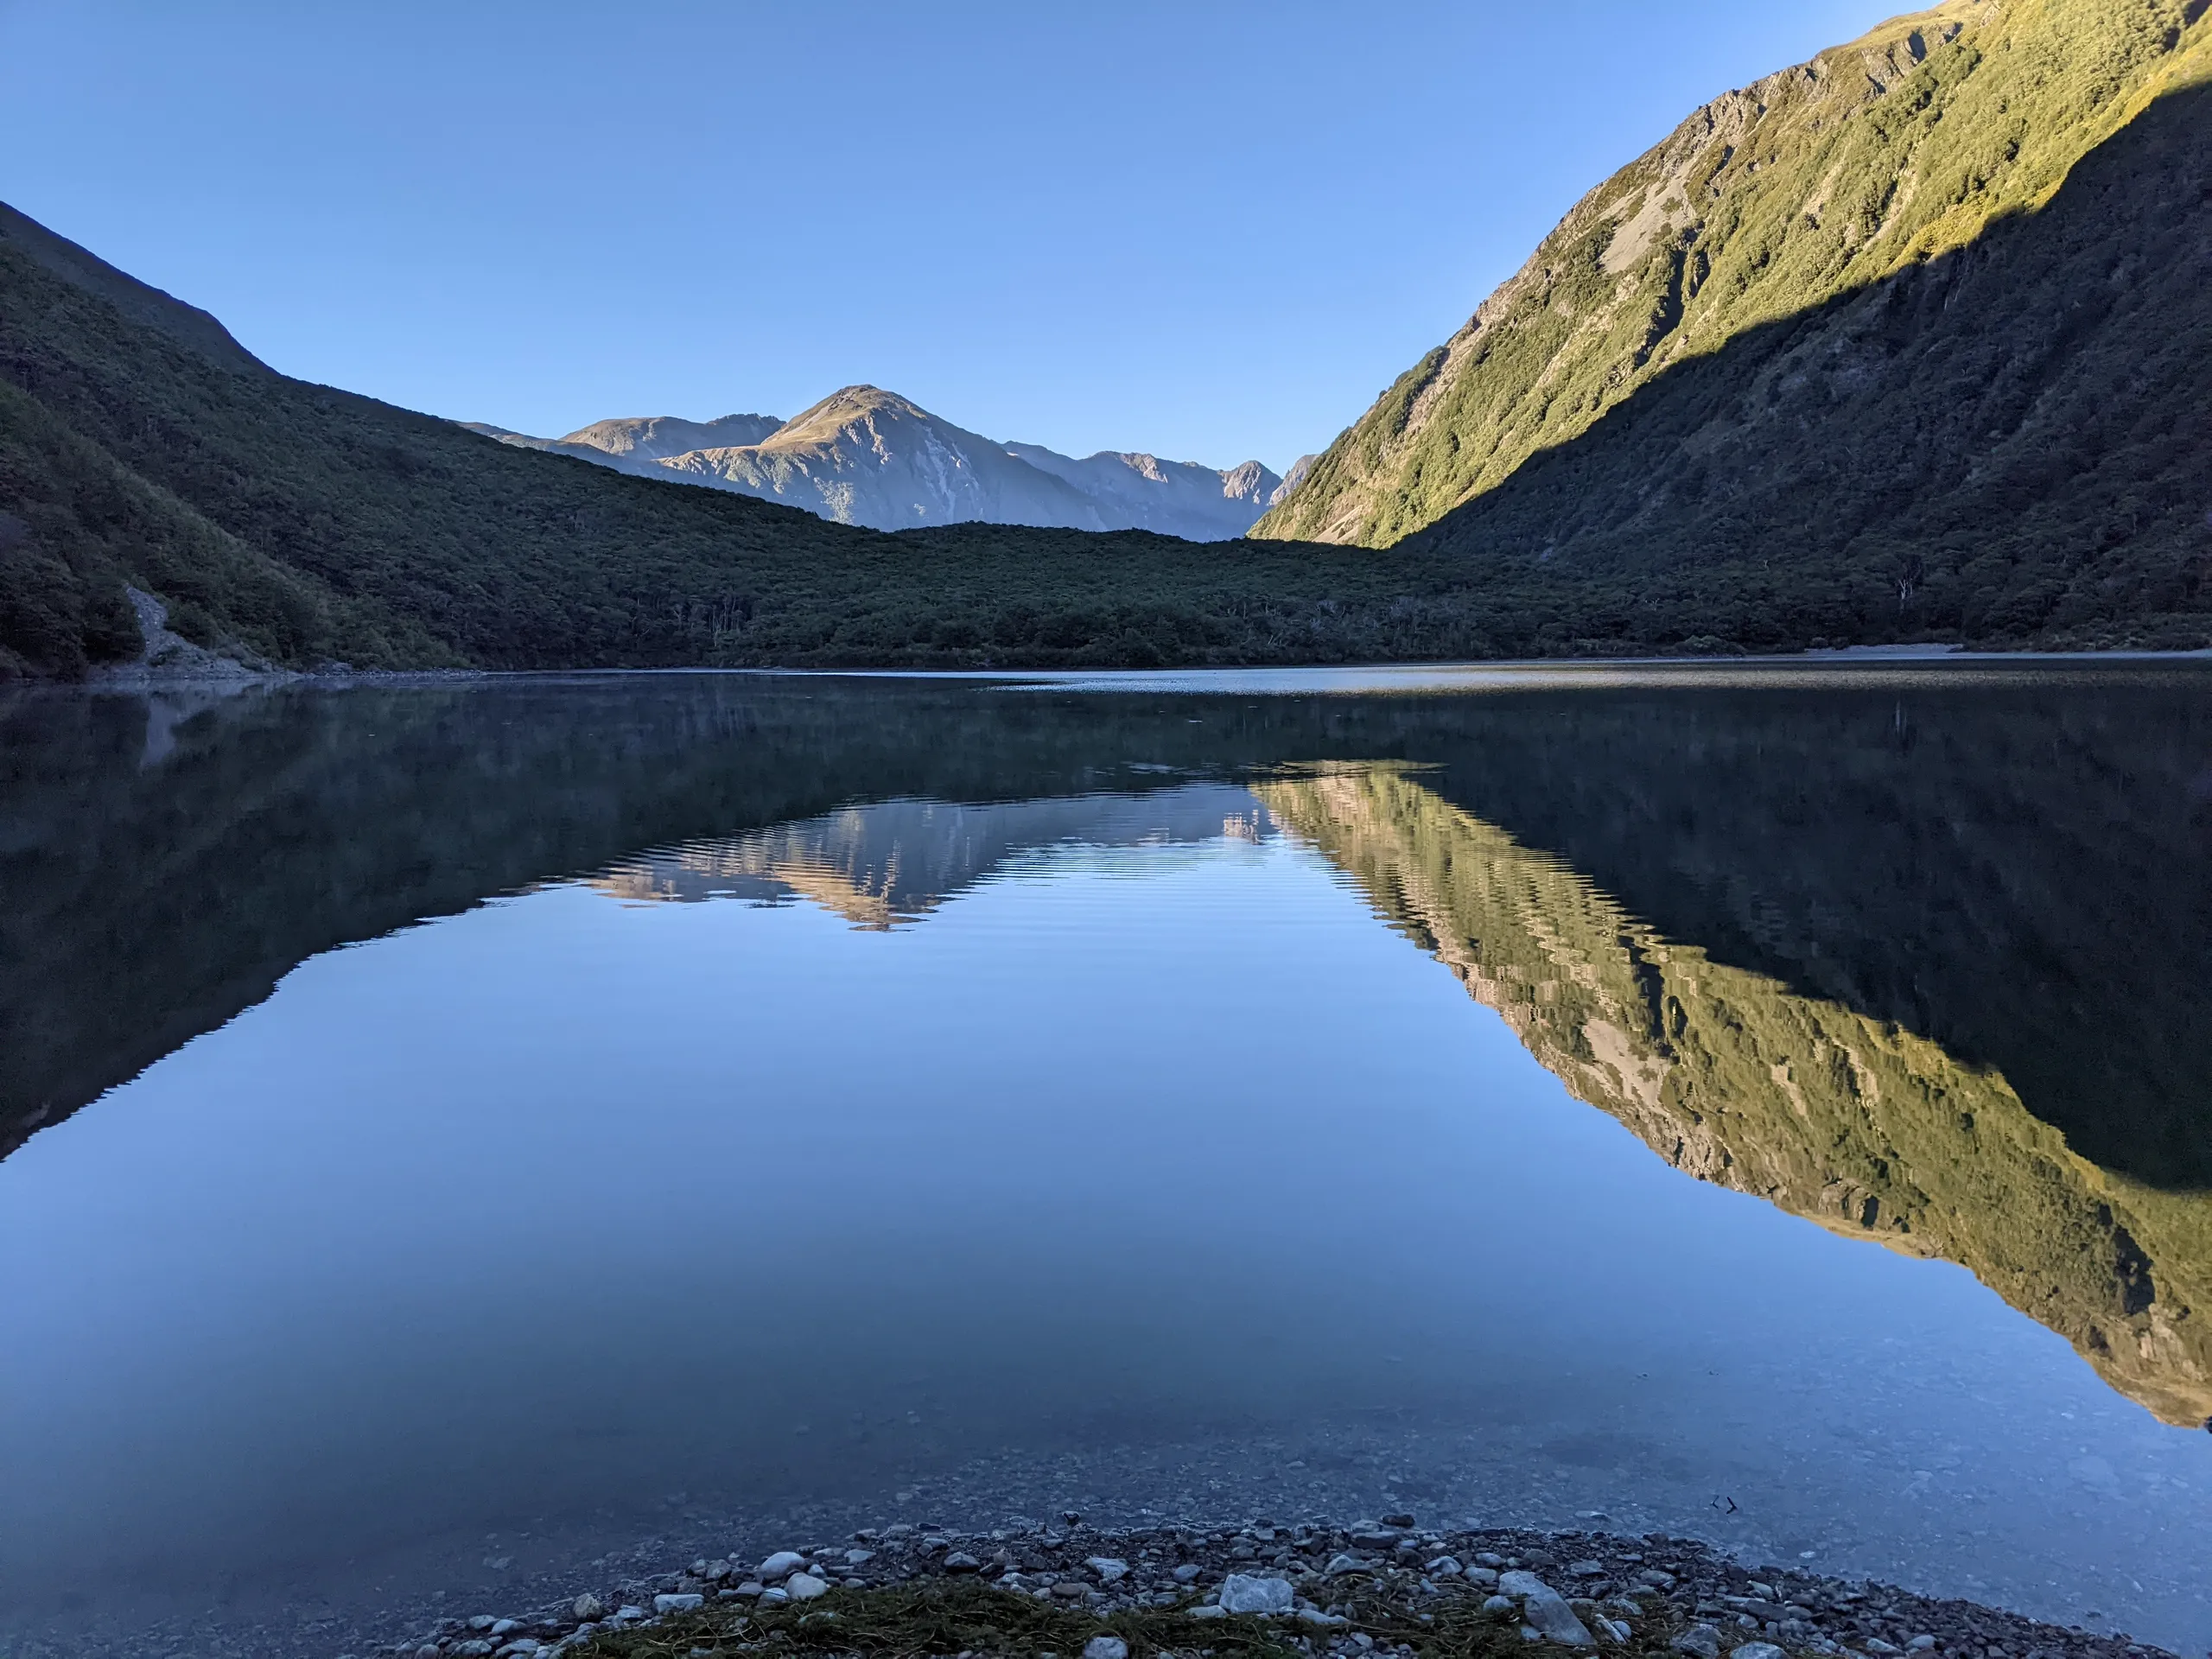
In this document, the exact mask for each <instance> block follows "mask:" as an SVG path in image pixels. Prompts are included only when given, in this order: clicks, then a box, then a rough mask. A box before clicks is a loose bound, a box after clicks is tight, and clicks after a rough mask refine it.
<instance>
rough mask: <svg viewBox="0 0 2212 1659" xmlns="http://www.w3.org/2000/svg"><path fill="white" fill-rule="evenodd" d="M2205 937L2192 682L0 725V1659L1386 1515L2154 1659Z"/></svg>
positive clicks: (2202, 1532) (1009, 690)
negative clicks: (688, 1582)
mask: <svg viewBox="0 0 2212 1659" xmlns="http://www.w3.org/2000/svg"><path fill="white" fill-rule="evenodd" d="M2208 854H2212V669H2208V668H2207V667H2204V666H2200V665H2194V664H2184V665H2180V666H2175V665H2144V664H2137V665H2117V666H2101V667H2087V666H2082V665H2075V664H1993V665H1969V664H1951V663H1943V664H1872V665H1859V664H1853V665H1850V666H1840V665H1837V666H1827V667H1821V666H1817V665H1808V666H1804V667H1790V668H1787V669H1757V668H1745V669H1741V670H1734V671H1722V670H1713V669H1696V670H1692V669H1679V670H1666V671H1630V670H1619V671H1557V672H1539V671H1513V672H1500V671H1469V672H1465V673H1461V674H1452V673H1435V674H1423V675H1408V674H1403V673H1392V674H1386V675H1376V676H1365V677H1363V676H1359V675H1327V674H1319V675H1316V674H1303V675H1297V676H1268V675H1224V676H1214V677H1209V676H1202V675H1179V676H1175V677H1160V678H1153V679H1147V678H1146V677H1123V676H1108V677H1096V678H1090V679H1083V680H1077V679H1073V678H1064V679H1062V680H1059V681H1057V682H1049V683H1041V684H1039V683H1032V684H1024V685H1011V686H1009V685H1001V684H994V683H983V682H976V681H961V680H897V679H880V678H859V677H855V678H815V677H753V676H733V675H721V676H707V675H700V676H690V675H673V676H671V675H657V676H639V677H584V678H576V679H567V680H563V679H539V678H529V679H515V680H506V681H490V682H483V683H455V684H439V685H431V686H410V687H391V688H370V689H362V688H356V689H349V690H305V689H283V690H267V691H257V692H247V693H245V694H241V695H236V696H226V697H219V696H199V695H194V694H185V693H179V694H174V695H163V696H155V697H151V698H147V697H143V696H137V697H134V696H121V695H90V694H84V695H79V694H59V693H54V694H22V695H19V696H16V697H15V698H14V699H13V700H12V701H0V1154H4V1156H0V1260H4V1261H5V1262H6V1263H7V1264H8V1265H7V1268H6V1272H5V1276H4V1279H0V1319H3V1320H4V1328H5V1330H6V1332H7V1339H6V1341H5V1342H4V1343H0V1401H4V1408H0V1493H4V1496H3V1497H0V1653H5V1654H9V1655H10V1656H29V1655H34V1654H48V1653H56V1654H71V1653H105V1652H113V1653H130V1654H136V1653H148V1654H171V1653H175V1654H179V1655H183V1654H200V1653H217V1652H223V1651H226V1650H235V1651H242V1652H256V1653H258V1652H268V1653H285V1654H296V1655H302V1656H312V1655H315V1654H319V1653H327V1654H331V1655H335V1654H336V1653H338V1652H340V1651H342V1650H345V1649H347V1648H348V1647H350V1646H352V1645H354V1644H355V1643H359V1642H360V1641H362V1640H363V1639H364V1638H363V1637H362V1633H363V1632H372V1633H373V1632H375V1631H378V1630H386V1629H390V1630H397V1629H399V1628H401V1627H403V1626H404V1627H408V1628H416V1627H418V1625H417V1624H410V1621H420V1620H422V1619H425V1618H430V1617H435V1616H436V1614H438V1613H440V1612H447V1613H455V1612H457V1613H473V1612H477V1611H494V1612H497V1611H508V1610H511V1609H514V1608H518V1607H521V1606H524V1605H529V1604H530V1603H531V1602H532V1601H534V1600H537V1599H543V1598H544V1597H545V1596H547V1595H550V1594H553V1593H557V1592H561V1591H562V1590H563V1588H564V1587H566V1588H568V1589H569V1592H570V1593H573V1589H574V1587H576V1586H581V1585H584V1584H593V1585H602V1584H604V1583H606V1582H607V1580H609V1579H610V1577H614V1576H620V1575H623V1574H626V1573H637V1572H644V1571H648V1570H652V1571H658V1570H661V1569H662V1568H664V1567H667V1566H670V1565H672V1564H677V1563H679V1562H683V1561H688V1560H690V1559H691V1558H692V1557H693V1556H694V1555H695V1554H721V1553H724V1552H725V1551H728V1550H731V1549H733V1548H748V1549H758V1550H760V1551H761V1552H762V1553H765V1552H766V1549H768V1548H773V1547H776V1546H777V1545H779V1544H780V1543H782V1542H786V1541H791V1540H792V1539H793V1538H815V1537H818V1536H822V1535H826V1534H827V1533H828V1532H829V1529H832V1528H836V1527H840V1526H847V1525H853V1524H865V1523H868V1522H882V1521H887V1520H896V1519H906V1520H911V1521H917V1522H918V1521H924V1520H934V1521H940V1522H945V1523H947V1524H953V1525H959V1524H995V1523H998V1522H1003V1521H1004V1520H1006V1519H1007V1518H1008V1517H1010V1516H1017V1515H1018V1516H1046V1515H1057V1514H1058V1512H1059V1511H1060V1510H1065V1509H1076V1510H1082V1511H1083V1512H1084V1514H1085V1515H1086V1516H1090V1517H1091V1518H1095V1519H1098V1520H1101V1521H1107V1522H1116V1521H1120V1522H1147V1521H1152V1520H1155V1519H1166V1520H1171V1521H1178V1522H1179V1521H1184V1520H1217V1519H1243V1518H1245V1517H1248V1516H1262V1517H1271V1518H1279V1519H1295V1518H1298V1517H1300V1516H1319V1515H1327V1516H1337V1517H1340V1518H1351V1517H1355V1516H1367V1515H1373V1514H1376V1513H1379V1512H1381V1511H1383V1510H1388V1509H1396V1508H1406V1509H1410V1510H1414V1511H1415V1512H1417V1513H1418V1514H1420V1515H1421V1516H1422V1518H1423V1519H1424V1520H1425V1521H1430V1522H1435V1523H1438V1524H1446V1523H1450V1524H1459V1523H1466V1522H1473V1523H1477V1524H1495V1523H1506V1522H1515V1523H1540V1524H1548V1525H1559V1526H1569V1527H1580V1528H1587V1529H1603V1530H1611V1531H1621V1532H1631V1533H1635V1532H1643V1531H1647V1530H1666V1531H1669V1532H1675V1533H1682V1534H1688V1535H1695V1536H1699V1537H1703V1538H1707V1539H1709V1540H1712V1541H1716V1542H1718V1543H1719V1544H1721V1545H1723V1546H1726V1547H1727V1548H1732V1549H1734V1550H1737V1551H1738V1552H1739V1553H1741V1554H1744V1555H1745V1556H1746V1557H1747V1558H1750V1559H1751V1560H1758V1561H1762V1562H1776V1561H1781V1562H1788V1563H1790V1564H1793V1565H1795V1564H1802V1565H1806V1566H1809V1567H1814V1568H1816V1569H1818V1570H1820V1571H1823V1572H1828V1573H1842V1574H1848V1575H1854V1576H1857V1575H1872V1576H1877V1577H1880V1578H1883V1579H1886V1580H1892V1581H1896V1582H1899V1583H1902V1584H1904V1585H1907V1586H1911V1587H1913V1588H1916V1589H1919V1590H1923V1591H1926V1592H1935V1593H1941V1594H1963V1595H1970V1596H1974V1597H1976V1598H1978V1599H1985V1600H1991V1601H1995V1602H1999V1603H2002V1604H2005V1605H2011V1606H2014V1607H2018V1608H2020V1609H2022V1610H2024V1611H2030V1612H2032V1613H2035V1614H2038V1615H2041V1616H2044V1617H2048V1618H2056V1619H2059V1620H2061V1621H2063V1622H2066V1623H2082V1624H2089V1625H2092V1626H2095V1627H2100V1628H2107V1627H2110V1628H2120V1629H2126V1630H2130V1631H2132V1632H2133V1633H2134V1634H2136V1635H2137V1636H2139V1637H2144V1638H2145V1639H2149V1640H2152V1641H2156V1642H2158V1643H2163V1644H2165V1645H2168V1646H2171V1647H2175V1648H2177V1649H2183V1650H2184V1651H2187V1652H2190V1653H2201V1652H2202V1651H2203V1650H2204V1649H2206V1647H2207V1645H2208V1643H2212V1590H2208V1577H2212V1575H2209V1574H2208V1572H2207V1569H2206V1565H2205V1563H2206V1561H2207V1560H2208V1559H2212V1434H2208V1433H2206V1422H2207V1419H2208V1418H2212V971H2208V970H2212V960H2208V947H2212V860H2208V856H2207V855H2208ZM381 1621H392V1622H391V1623H385V1622H381ZM364 1650H365V1648H364Z"/></svg>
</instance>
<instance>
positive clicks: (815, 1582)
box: [784, 1573, 829, 1601]
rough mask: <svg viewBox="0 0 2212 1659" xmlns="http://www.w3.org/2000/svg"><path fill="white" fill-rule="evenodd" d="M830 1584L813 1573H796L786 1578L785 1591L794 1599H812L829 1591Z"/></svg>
mask: <svg viewBox="0 0 2212 1659" xmlns="http://www.w3.org/2000/svg"><path fill="white" fill-rule="evenodd" d="M784 1593H785V1595H787V1596H789V1597H790V1598H791V1599H792V1600H793V1601H812V1600H813V1599H815V1598H816V1597H817V1596H820V1595H826V1594H828V1593H829V1585H828V1583H827V1582H826V1581H824V1580H821V1579H817V1578H816V1577H815V1576H814V1574H813V1573H792V1574H791V1577H789V1578H788V1579H785V1580H784Z"/></svg>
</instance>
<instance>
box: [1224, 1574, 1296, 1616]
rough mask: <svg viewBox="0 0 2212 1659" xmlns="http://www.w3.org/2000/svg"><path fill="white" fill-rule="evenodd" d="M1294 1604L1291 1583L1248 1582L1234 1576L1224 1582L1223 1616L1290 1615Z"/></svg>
mask: <svg viewBox="0 0 2212 1659" xmlns="http://www.w3.org/2000/svg"><path fill="white" fill-rule="evenodd" d="M1294 1603H1295V1598H1294V1596H1293V1595H1292V1594H1291V1589H1290V1580H1288V1579H1274V1578H1268V1579H1255V1578H1247V1577H1246V1576H1245V1575H1244V1574H1243V1573H1230V1575H1229V1577H1228V1578H1226V1579H1225V1580H1223V1581H1222V1586H1221V1611H1223V1612H1224V1613H1264V1614H1268V1615H1270V1616H1272V1615H1276V1614H1281V1613H1287V1612H1288V1611H1290V1610H1291V1608H1292V1606H1293V1605H1294Z"/></svg>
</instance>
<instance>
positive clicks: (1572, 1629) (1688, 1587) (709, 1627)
mask: <svg viewBox="0 0 2212 1659" xmlns="http://www.w3.org/2000/svg"><path fill="white" fill-rule="evenodd" d="M938 1639H941V1640H942V1641H943V1642H944V1643H946V1644H947V1645H944V1646H938V1645H935V1644H934V1643H935V1642H936V1641H937V1640H938ZM955 1641H957V1642H959V1643H961V1644H962V1645H961V1646H960V1647H959V1648H957V1649H956V1648H955V1647H953V1646H951V1645H950V1643H953V1642H955ZM1053 1643H1057V1644H1058V1645H1057V1646H1051V1645H1048V1644H1053ZM1538 1645H1541V1646H1560V1647H1565V1648H1568V1649H1584V1650H1586V1651H1592V1652H1597V1653H1602V1652H1605V1651H1606V1650H1610V1649H1618V1650H1619V1651H1620V1652H1621V1653H1622V1654H1623V1656H1624V1659H1625V1656H1627V1655H1629V1654H1651V1655H1668V1656H1687V1659H1721V1656H1724V1655H1727V1656H1733V1659H1783V1656H1789V1655H1797V1656H1810V1655H1821V1656H1851V1659H1897V1656H1912V1659H1918V1656H1921V1655H1929V1656H1935V1659H2149V1656H2155V1655H2159V1654H2161V1653H2163V1651H2164V1650H2163V1649H2155V1648H2151V1647H2148V1646H2146V1645H2144V1644H2141V1643H2131V1642H2129V1641H2128V1640H2126V1638H2124V1637H2112V1636H2105V1635H2099V1634H2095V1633H2092V1632H2089V1631H2087V1630H2078V1629H2074V1630H2069V1629H2064V1628H2062V1627H2060V1626H2056V1625H2052V1624H2039V1623H2037V1622H2036V1621H2035V1620H2032V1619H2029V1618H2021V1617H2019V1616H2018V1615H2016V1614H2012V1613H2007V1612H2003V1611H1998V1610H1996V1609H1993V1608H1989V1607H1985V1606H1980V1605H1976V1604H1974V1603H1972V1602H1967V1601H1939V1600H1933V1599H1928V1598H1925V1597H1922V1596H1916V1595H1913V1594H1910V1593H1909V1592H1904V1591H1902V1590H1897V1589H1892V1588H1890V1587H1888V1586H1882V1585H1878V1584H1869V1583H1853V1582H1849V1581H1846V1580H1840V1579H1832V1578H1824V1577H1819V1576H1815V1575H1814V1574H1810V1573H1802V1572H1797V1571H1793V1570H1790V1569H1787V1568H1782V1567H1766V1568H1749V1567H1743V1566H1740V1565H1738V1563H1736V1562H1734V1561H1732V1560H1728V1559H1726V1558H1725V1557H1723V1556H1720V1555H1719V1554H1715V1553H1714V1552H1713V1550H1711V1549H1709V1548H1707V1547H1706V1546H1704V1545H1702V1544H1698V1543H1694V1542H1689V1541H1683V1540H1679V1539H1670V1538H1662V1537H1658V1536H1652V1537H1649V1538H1643V1539H1631V1538H1621V1537H1613V1536H1608V1535H1599V1534H1586V1533H1541V1532H1529V1531H1515V1530H1507V1529H1492V1530H1477V1531H1465V1530H1455V1531H1439V1530H1432V1529H1425V1528H1422V1527H1421V1526H1419V1525H1418V1524H1417V1523H1416V1522H1415V1520H1414V1517H1412V1516H1405V1515H1394V1516H1385V1517H1383V1518H1382V1519H1380V1520H1376V1521H1370V1522H1356V1523H1354V1524H1353V1525H1351V1526H1349V1527H1324V1526H1310V1525H1300V1526H1294V1527H1276V1526H1271V1525H1264V1524H1258V1523H1253V1524H1249V1525H1244V1526H1241V1527H1225V1528H1211V1529H1191V1528H1160V1529H1148V1530H1137V1531H1128V1530H1116V1531H1108V1530H1099V1529H1092V1528H1090V1527H1087V1526H1085V1525H1084V1524H1083V1523H1082V1522H1081V1520H1080V1519H1079V1518H1078V1517H1075V1516H1063V1517H1060V1518H1059V1519H1058V1520H1056V1521H1054V1522H1049V1523H1038V1524H1033V1525H1028V1526H1018V1527H1009V1528H1003V1529H994V1530H992V1531H989V1532H979V1533H963V1532H958V1531H954V1530H951V1529H942V1528H934V1527H922V1528H915V1527H911V1526H906V1525H903V1524H902V1525H896V1526H889V1527H885V1528H882V1529H865V1530H862V1531H861V1532H858V1533H856V1534H855V1535H852V1536H851V1537H850V1538H848V1539H844V1540H832V1541H821V1540H814V1541H806V1542H805V1543H804V1547H802V1545H801V1543H800V1541H797V1540H794V1541H792V1545H791V1548H786V1549H782V1550H779V1551H777V1552H775V1553H774V1554H771V1555H770V1556H768V1557H767V1558H766V1559H765V1560H760V1559H745V1560H737V1559H729V1558H722V1559H700V1560H694V1561H693V1562H692V1563H691V1564H690V1567H689V1568H688V1569H687V1570H684V1571H682V1572H677V1573H667V1574H664V1575H662V1576H660V1577H657V1578H652V1579H645V1580H626V1581H622V1582H619V1583H609V1584H605V1585H596V1586H578V1593H577V1594H576V1595H575V1598H574V1599H572V1600H566V1601H563V1602H560V1603H556V1604H554V1605H549V1606H543V1607H537V1608H532V1609H525V1610H518V1611H515V1612H512V1613H508V1614H505V1615H498V1614H493V1613H489V1612H486V1613H482V1614H478V1615H475V1616H473V1617H471V1618H451V1619H447V1620H445V1621H443V1622H442V1623H441V1624H438V1625H437V1626H436V1627H435V1628H434V1629H430V1630H424V1631H423V1632H422V1633H421V1635H420V1637H417V1638H415V1639H412V1640H410V1641H403V1642H401V1643H396V1644H391V1645H387V1646H385V1647H382V1648H378V1649H372V1650H365V1651H362V1652H357V1653H355V1654H353V1655H350V1656H340V1659H370V1655H371V1654H372V1653H373V1655H374V1656H375V1659H398V1656H412V1659H553V1656H555V1655H562V1656H576V1659H601V1656H605V1659H614V1656H634V1659H645V1656H658V1655H664V1654H667V1655H675V1654H684V1655H690V1654H697V1653H711V1654H723V1653H738V1652H759V1653H768V1652H791V1653H801V1652H825V1653H827V1652H839V1651H846V1652H855V1653H871V1654H873V1653H886V1654H888V1653H902V1654H917V1655H919V1654H928V1653H935V1652H943V1653H945V1654H948V1655H950V1654H952V1653H955V1652H961V1653H965V1654H969V1655H981V1654H984V1653H1008V1654H1013V1653H1021V1654H1026V1655H1032V1656H1034V1655H1039V1654H1042V1653H1045V1652H1048V1651H1049V1652H1052V1653H1053V1654H1054V1656H1055V1659H1074V1655H1075V1654H1076V1653H1080V1654H1082V1655H1083V1659H1131V1656H1132V1655H1135V1656H1137V1659H1143V1656H1145V1655H1147V1654H1150V1653H1160V1652H1179V1651H1183V1652H1224V1653H1225V1652H1230V1651H1239V1652H1247V1653H1257V1652H1262V1651H1265V1652H1280V1653H1283V1654H1287V1655H1307V1656H1313V1659H1320V1656H1323V1655H1329V1656H1335V1659H1367V1656H1370V1655H1376V1654H1381V1655H1383V1656H1384V1659H1440V1656H1449V1655H1473V1654H1480V1653H1484V1652H1487V1651H1490V1650H1491V1649H1507V1650H1512V1651H1517V1650H1519V1649H1522V1648H1523V1647H1525V1646H1538Z"/></svg>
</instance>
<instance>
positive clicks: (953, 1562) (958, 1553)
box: [944, 1549, 983, 1573]
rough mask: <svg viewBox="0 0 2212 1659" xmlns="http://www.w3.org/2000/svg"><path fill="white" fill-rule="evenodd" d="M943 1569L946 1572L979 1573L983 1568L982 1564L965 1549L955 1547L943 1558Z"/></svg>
mask: <svg viewBox="0 0 2212 1659" xmlns="http://www.w3.org/2000/svg"><path fill="white" fill-rule="evenodd" d="M944 1570H945V1571H946V1572H948V1573H980V1572H982V1570H983V1564H982V1562H981V1561H979V1560H976V1558H975V1557H974V1556H973V1555H970V1554H969V1553H968V1552H967V1551H966V1550H964V1549H956V1550H954V1551H953V1552H952V1554H950V1555H948V1556H946V1557H945V1558H944Z"/></svg>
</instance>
